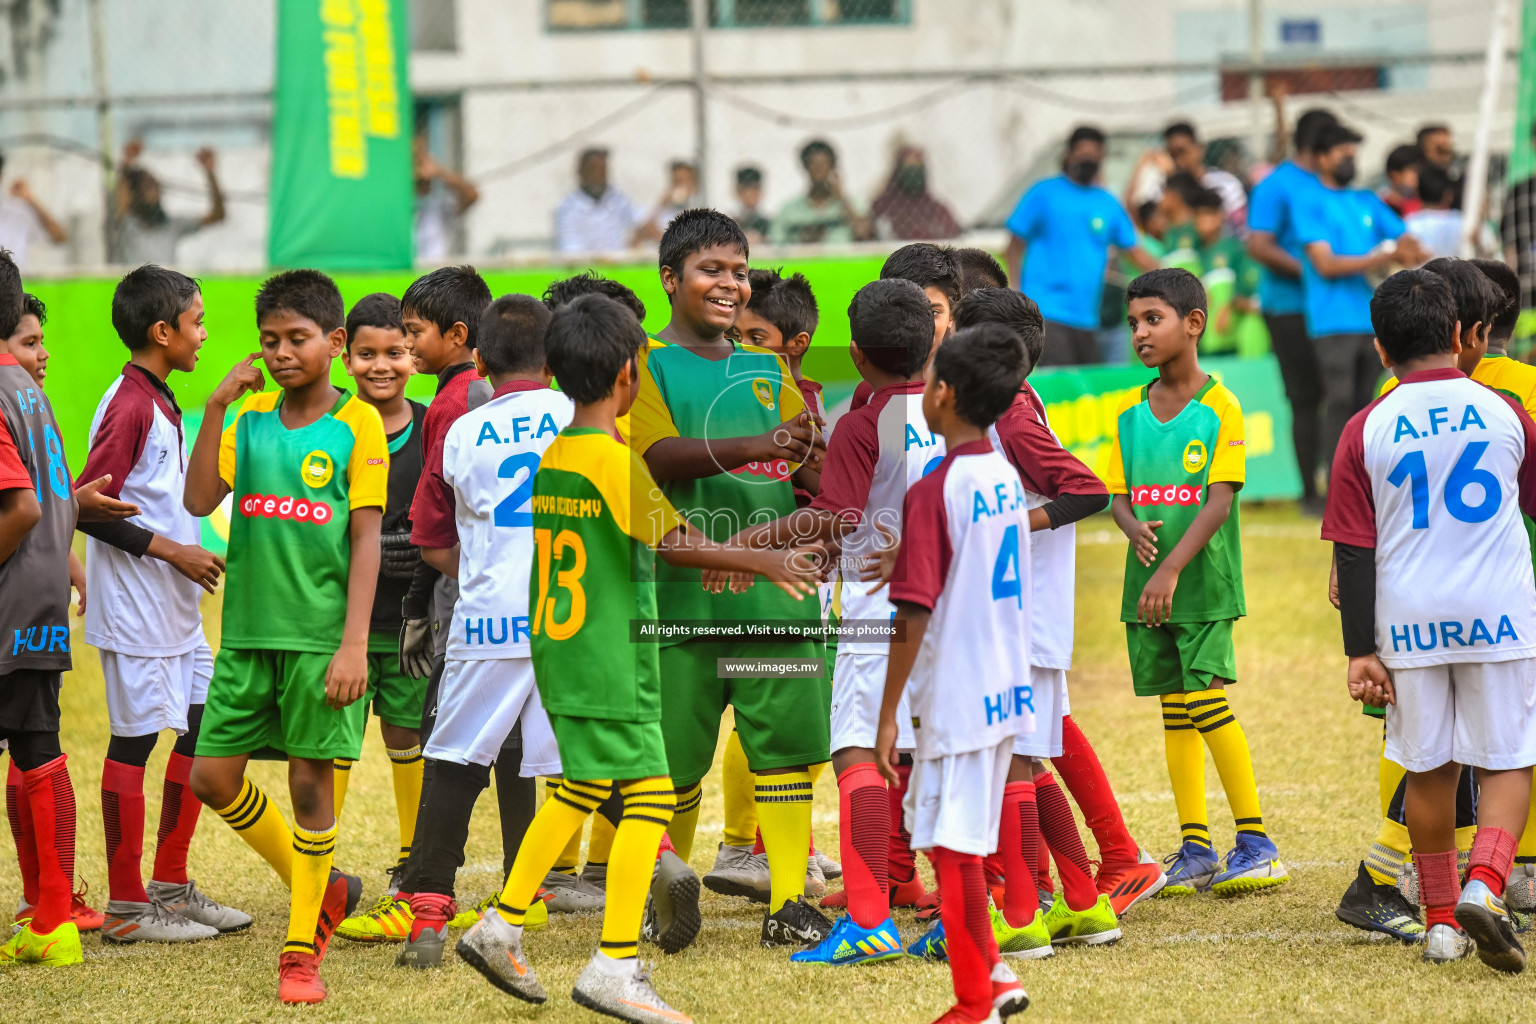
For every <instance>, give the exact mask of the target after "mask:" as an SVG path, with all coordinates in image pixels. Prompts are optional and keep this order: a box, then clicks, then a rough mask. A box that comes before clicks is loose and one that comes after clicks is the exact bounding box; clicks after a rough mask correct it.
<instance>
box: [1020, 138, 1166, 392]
mask: <svg viewBox="0 0 1536 1024" xmlns="http://www.w3.org/2000/svg"><path fill="white" fill-rule="evenodd" d="M1103 162H1104V133H1103V132H1101V131H1099V130H1098V129H1097V128H1093V127H1090V126H1087V125H1084V126H1081V127H1079V128H1077V129H1075V130H1074V131H1073V132H1072V135H1071V137H1070V138H1068V140H1067V149H1066V153H1065V155H1064V156H1063V158H1062V163H1061V166H1062V173H1061V174H1059V175H1057V176H1055V177H1052V178H1046V179H1045V180H1043V181H1037V182H1035V184H1033V185H1032V186H1030V188H1029V191H1027V192H1025V193H1024V196H1023V198H1021V199H1020V200H1019V205H1018V206H1016V207H1015V208H1014V210H1013V213H1012V214H1011V215H1010V216H1009V218H1008V231H1009V233H1010V237H1009V239H1008V252H1007V263H1008V277H1009V279H1010V280H1013V281H1017V282H1019V290H1020V291H1022V292H1023V293H1024V294H1025V295H1028V296H1029V297H1030V298H1031V299H1034V300H1035V303H1036V305H1038V306H1039V307H1040V314H1041V315H1042V316H1043V317H1044V318H1045V321H1046V324H1045V351H1044V352H1043V353H1042V354H1041V356H1040V359H1039V360H1038V361H1037V364H1036V365H1040V366H1051V365H1055V366H1060V365H1065V364H1073V363H1097V362H1099V361H1100V359H1101V358H1102V357H1101V355H1100V351H1099V343H1098V338H1097V336H1096V334H1095V332H1096V331H1098V329H1099V306H1100V301H1101V299H1102V298H1103V293H1104V270H1105V267H1106V266H1107V265H1108V263H1109V253H1110V249H1111V248H1116V249H1118V250H1120V251H1121V252H1123V253H1125V255H1126V256H1127V257H1129V258H1130V260H1131V262H1133V263H1134V264H1135V265H1136V267H1137V269H1138V270H1142V271H1146V270H1152V269H1153V268H1155V267H1156V266H1157V261H1156V260H1154V259H1153V258H1152V257H1151V256H1150V255H1149V254H1148V253H1147V252H1146V250H1144V249H1142V248H1141V246H1139V245H1138V244H1137V242H1136V227H1135V225H1133V224H1132V223H1131V218H1130V216H1129V215H1128V214H1127V213H1126V212H1125V208H1124V207H1123V206H1121V205H1120V203H1119V201H1118V200H1117V199H1115V197H1114V196H1113V195H1112V194H1110V192H1109V191H1107V190H1106V189H1104V188H1103V187H1101V186H1100V185H1098V184H1097V183H1096V182H1097V180H1098V177H1099V167H1100V166H1101V165H1102V164H1103Z"/></svg>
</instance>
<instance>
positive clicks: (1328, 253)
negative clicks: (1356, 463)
mask: <svg viewBox="0 0 1536 1024" xmlns="http://www.w3.org/2000/svg"><path fill="white" fill-rule="evenodd" d="M1359 144H1360V136H1359V135H1356V134H1355V133H1354V132H1353V131H1351V130H1350V129H1348V128H1346V127H1344V126H1343V125H1341V124H1332V125H1328V126H1326V127H1324V128H1322V129H1320V130H1319V131H1318V133H1317V135H1316V137H1315V138H1313V140H1312V154H1313V160H1314V162H1315V165H1316V168H1317V179H1318V183H1319V185H1320V186H1321V187H1319V188H1312V189H1309V190H1307V191H1306V192H1305V193H1304V194H1303V195H1302V196H1301V197H1300V199H1299V200H1298V202H1297V203H1296V237H1297V238H1298V239H1299V240H1300V242H1301V245H1302V251H1303V252H1304V253H1305V256H1306V259H1304V260H1302V264H1301V271H1302V290H1303V294H1304V298H1305V302H1304V306H1305V309H1304V312H1305V315H1306V319H1307V333H1308V334H1310V335H1311V336H1312V339H1313V342H1314V344H1315V345H1316V346H1317V358H1318V363H1319V365H1321V367H1322V370H1323V407H1324V413H1323V436H1322V451H1323V457H1324V458H1326V459H1327V460H1328V461H1329V463H1330V464H1331V463H1332V461H1333V454H1334V450H1335V449H1337V448H1338V446H1339V438H1340V437H1341V436H1342V435H1343V433H1344V424H1346V423H1347V422H1349V418H1350V417H1351V416H1353V415H1354V414H1355V413H1357V412H1359V411H1360V410H1361V409H1364V408H1365V407H1366V406H1367V405H1369V404H1370V403H1371V399H1373V398H1375V397H1376V383H1377V380H1378V379H1379V378H1380V376H1381V372H1382V370H1381V360H1380V359H1379V358H1378V357H1377V355H1376V344H1375V339H1376V335H1375V330H1374V329H1373V328H1372V327H1371V295H1372V293H1373V291H1374V289H1373V288H1372V286H1371V282H1370V280H1369V279H1368V278H1367V276H1366V275H1367V274H1376V273H1385V272H1386V271H1387V270H1389V269H1390V268H1391V267H1392V266H1393V265H1394V264H1399V263H1401V264H1403V265H1404V266H1410V267H1412V266H1417V265H1418V264H1420V263H1422V262H1424V253H1423V251H1422V249H1421V248H1420V246H1419V243H1418V241H1417V240H1416V239H1415V238H1414V237H1413V236H1412V235H1407V234H1404V233H1403V231H1404V229H1403V221H1402V219H1401V218H1400V217H1398V215H1397V214H1395V213H1393V212H1392V208H1391V207H1389V206H1388V205H1387V204H1386V203H1384V202H1382V201H1381V199H1380V198H1379V197H1377V195H1376V193H1374V192H1371V191H1368V190H1366V189H1361V188H1350V185H1351V184H1352V183H1353V182H1354V180H1355V174H1356V167H1355V154H1356V151H1357V150H1358V149H1359V148H1360V147H1359ZM1394 239H1395V240H1396V243H1397V244H1396V246H1395V247H1393V246H1383V244H1382V243H1384V242H1388V241H1392V240H1394Z"/></svg>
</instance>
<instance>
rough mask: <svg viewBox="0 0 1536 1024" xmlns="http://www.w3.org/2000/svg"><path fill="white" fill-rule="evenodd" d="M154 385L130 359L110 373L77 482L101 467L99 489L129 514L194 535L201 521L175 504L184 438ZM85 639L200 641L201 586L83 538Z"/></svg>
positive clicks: (121, 648) (170, 405) (167, 400)
mask: <svg viewBox="0 0 1536 1024" xmlns="http://www.w3.org/2000/svg"><path fill="white" fill-rule="evenodd" d="M163 388H164V385H163V384H161V382H160V381H158V380H157V379H155V378H154V377H153V376H152V375H151V374H150V373H148V372H147V371H145V370H143V369H140V368H139V367H137V366H134V365H133V364H131V363H130V364H129V365H127V366H125V367H124V368H123V375H122V376H121V377H119V378H117V380H115V381H113V382H112V386H111V387H109V388H107V393H106V394H105V395H103V396H102V398H101V403H100V404H99V405H97V406H96V415H95V417H94V418H93V419H92V420H91V434H90V452H89V454H88V455H87V456H86V459H85V469H84V470H83V471H82V472H81V474H80V480H81V481H82V482H85V481H90V480H96V479H98V478H100V477H102V476H104V475H106V474H108V473H110V474H112V482H111V483H110V484H108V485H107V486H105V487H103V488H102V493H103V494H109V495H111V496H112V497H114V498H121V499H122V500H123V501H129V502H132V503H133V504H135V505H137V506H139V511H140V514H139V515H138V516H135V517H134V518H133V519H131V520H129V522H131V523H133V524H134V525H136V526H141V527H143V528H144V529H146V530H148V531H149V532H151V533H154V534H157V535H159V536H162V537H165V538H166V539H167V540H172V541H175V542H176V543H178V544H197V543H198V542H199V540H200V539H201V527H200V526H199V524H198V521H197V519H196V517H194V516H193V515H192V514H191V513H190V512H188V511H187V510H186V508H185V506H183V505H182V491H183V490H184V489H185V486H186V480H187V448H186V442H185V439H184V438H183V435H182V429H181V410H180V409H178V408H176V405H175V403H174V401H173V400H172V399H171V397H170V395H169V393H168V392H166V391H165V390H163ZM85 579H86V586H87V588H88V590H89V592H90V595H91V599H90V601H89V602H88V603H87V604H86V609H85V640H86V642H87V643H90V644H94V645H95V646H97V647H99V648H101V649H102V650H107V651H116V652H118V653H119V654H130V655H134V656H136V657H170V656H173V655H178V654H186V653H187V652H188V651H192V650H196V649H197V648H198V647H199V646H201V645H202V643H203V642H204V641H203V616H202V612H201V611H200V610H199V601H200V599H201V597H202V594H203V588H202V587H200V586H198V585H197V584H196V583H193V582H192V581H191V580H189V579H187V578H186V577H185V576H183V575H182V574H181V573H179V572H177V571H176V570H175V569H173V568H172V567H171V566H170V565H169V564H168V563H166V562H162V561H160V560H159V559H158V558H150V557H148V556H147V555H146V556H144V557H142V558H137V557H135V556H133V555H131V554H129V553H128V552H126V551H121V550H119V549H118V548H115V547H112V546H111V545H110V544H107V543H104V542H103V541H99V540H97V539H96V538H95V537H88V538H86V542H85Z"/></svg>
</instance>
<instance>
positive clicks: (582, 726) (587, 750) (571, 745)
mask: <svg viewBox="0 0 1536 1024" xmlns="http://www.w3.org/2000/svg"><path fill="white" fill-rule="evenodd" d="M549 724H550V727H551V728H552V729H554V731H555V743H556V744H557V745H558V746H559V747H560V770H561V774H563V775H564V776H565V777H566V778H568V779H611V780H613V781H615V782H622V781H628V780H630V779H653V778H657V777H660V776H665V775H666V774H667V748H666V741H665V740H664V739H663V738H662V735H661V723H660V722H621V721H618V720H616V719H612V718H574V717H572V716H570V715H550V716H549Z"/></svg>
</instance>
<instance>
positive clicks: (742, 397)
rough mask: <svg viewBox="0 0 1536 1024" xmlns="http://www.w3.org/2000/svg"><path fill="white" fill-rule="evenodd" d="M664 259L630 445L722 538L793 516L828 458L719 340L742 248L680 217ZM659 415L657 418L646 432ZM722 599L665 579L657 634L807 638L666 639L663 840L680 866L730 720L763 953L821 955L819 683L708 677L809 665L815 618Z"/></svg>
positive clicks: (778, 391)
mask: <svg viewBox="0 0 1536 1024" xmlns="http://www.w3.org/2000/svg"><path fill="white" fill-rule="evenodd" d="M659 248H660V251H659V253H658V263H659V264H660V271H661V283H662V287H663V288H664V289H665V290H666V293H667V298H668V301H669V302H670V304H671V307H672V318H671V322H670V323H668V324H667V326H666V328H665V329H663V330H662V332H661V334H660V338H661V340H662V341H665V342H667V344H666V345H664V346H662V347H660V348H652V349H650V350H649V352H648V353H647V359H646V366H645V372H644V373H642V375H641V378H640V396H639V398H638V399H637V401H636V404H635V408H634V410H633V411H632V412H631V414H630V432H629V442H630V446H631V447H632V448H633V449H634V450H635V451H636V452H638V453H639V454H640V455H642V456H643V457H644V459H645V462H646V465H647V467H648V468H649V469H650V472H651V474H652V476H654V477H655V478H656V480H657V482H658V483H660V484H661V486H662V489H663V491H664V493H665V494H666V495H667V498H668V499H669V500H670V501H671V502H672V504H673V505H674V506H675V507H676V508H677V509H678V511H679V512H680V513H681V514H682V515H683V517H684V518H685V519H687V520H688V521H689V523H690V524H691V525H693V526H695V527H696V528H698V529H700V530H701V531H702V532H704V533H705V534H707V535H708V536H710V537H711V538H713V539H715V540H724V539H725V538H727V537H730V536H732V535H733V534H735V533H736V532H737V531H739V530H741V529H742V528H743V527H745V526H747V525H750V524H752V523H756V522H764V521H768V520H772V519H779V518H781V517H783V516H786V515H788V514H789V513H791V512H793V511H794V510H795V494H794V487H795V483H796V482H798V481H800V480H805V481H806V482H807V483H808V484H809V486H808V487H807V489H808V490H810V489H814V486H815V484H814V482H812V481H810V479H809V478H810V476H811V473H810V472H809V471H808V470H802V465H803V464H804V463H806V462H807V460H808V459H813V458H818V457H819V455H820V453H821V452H823V451H825V445H824V443H823V442H822V441H821V439H820V437H819V435H818V434H817V432H816V429H815V424H814V423H813V422H812V420H811V416H810V414H809V413H808V412H807V411H806V408H805V401H804V399H803V398H802V397H801V394H800V389H799V388H798V387H797V386H796V384H795V380H794V378H793V376H791V374H790V372H789V369H788V367H787V366H785V364H784V362H783V360H781V359H780V358H778V357H777V356H775V355H774V354H773V353H772V352H769V351H767V350H766V349H760V348H757V347H755V346H752V345H742V344H738V343H737V342H733V341H731V340H730V339H729V338H727V337H726V336H725V332H726V331H727V330H728V329H729V328H730V327H731V326H732V325H733V324H734V323H735V321H736V315H737V312H738V311H739V310H741V309H742V308H743V307H745V306H746V304H747V300H748V299H749V298H750V297H751V286H750V284H749V283H748V278H747V256H748V249H747V239H746V236H745V235H743V234H742V232H741V229H740V228H739V227H737V225H736V222H735V221H733V220H731V219H730V218H729V217H727V216H725V215H724V214H722V213H719V212H717V211H714V210H705V209H700V210H687V211H684V212H683V213H682V214H680V215H678V217H677V218H676V219H675V220H673V221H672V223H671V224H669V225H668V226H667V230H666V232H665V234H663V235H662V239H661V244H660V247H659ZM647 398H651V399H652V400H651V401H646V399H647ZM658 408H660V409H663V410H665V413H666V418H665V419H664V420H660V421H657V420H654V419H653V418H652V417H653V413H652V410H655V409H658ZM669 434H670V435H671V436H669ZM718 589H720V588H718V587H716V588H711V589H710V590H706V589H705V588H704V587H702V586H701V578H700V574H699V572H698V571H696V570H686V569H672V568H670V567H663V568H661V569H660V570H658V573H657V584H656V603H657V608H658V610H659V612H660V615H661V618H662V621H663V623H667V622H674V623H676V622H685V621H686V622H700V621H713V622H715V623H718V624H721V625H722V626H725V627H727V628H731V627H738V628H740V629H742V631H743V635H744V634H745V629H746V628H747V627H750V626H757V625H767V626H770V627H772V626H774V625H779V624H782V625H785V626H788V627H790V628H792V629H794V630H797V631H800V634H801V635H803V636H805V637H806V639H795V640H785V641H764V640H759V639H742V638H731V639H724V640H719V639H684V638H679V637H667V638H663V639H662V641H661V642H662V648H661V666H662V673H661V677H662V680H663V683H662V709H663V715H662V726H663V731H664V732H665V734H666V737H667V761H668V763H669V764H670V765H671V769H672V779H673V781H674V782H675V783H677V787H678V801H677V805H678V811H677V815H676V816H675V817H674V818H673V820H672V826H671V828H670V829H669V830H668V831H669V834H670V835H671V836H672V842H673V843H674V844H675V845H676V846H677V849H678V853H679V855H680V856H682V857H683V858H684V859H685V860H686V859H688V856H689V853H690V852H691V851H692V848H693V833H694V828H695V826H696V825H697V823H698V807H699V781H700V780H701V779H703V777H704V775H705V774H706V773H707V772H708V771H709V768H710V765H711V763H712V762H713V760H714V754H715V746H716V744H717V742H718V740H719V735H720V717H721V715H722V714H724V712H725V709H726V707H727V706H729V707H731V708H733V709H734V711H735V720H736V730H737V733H738V735H739V736H740V737H741V743H742V747H743V749H744V750H745V751H746V755H747V764H748V766H749V767H750V768H751V770H752V772H753V773H754V774H755V775H757V776H758V779H757V784H756V792H755V802H756V804H757V809H758V822H759V826H760V827H761V829H762V833H763V845H764V848H765V850H766V851H767V854H768V869H769V874H770V876H771V888H772V894H771V896H770V898H769V905H768V913H767V916H766V917H765V918H764V921H763V932H762V939H763V942H764V943H765V944H769V945H779V944H790V943H804V944H808V943H813V942H819V941H821V939H823V938H824V937H825V936H826V933H827V931H828V930H830V928H831V922H830V921H828V920H827V919H826V918H825V917H823V916H822V915H821V913H820V912H818V911H817V910H816V909H815V908H814V907H812V906H811V904H810V903H809V902H808V901H807V900H806V899H805V895H804V893H805V873H806V851H807V849H808V848H809V846H810V839H811V789H812V780H811V775H810V771H809V768H810V766H811V765H813V764H818V763H820V762H823V761H826V760H827V759H828V757H830V751H829V750H828V744H829V743H830V719H829V714H828V707H827V702H826V697H825V688H824V687H823V685H822V683H821V682H820V680H819V679H817V678H782V677H772V676H761V677H757V678H747V679H742V678H735V679H721V678H719V673H718V669H717V661H718V659H720V658H806V659H810V658H814V657H815V656H816V648H815V645H814V643H813V641H812V640H811V639H809V637H810V636H811V635H813V633H814V631H815V630H817V629H818V628H819V625H820V616H819V615H818V609H817V607H816V606H815V605H810V606H807V605H805V604H798V603H796V602H795V601H793V600H792V599H791V598H789V597H788V596H787V595H784V594H781V593H778V592H777V591H775V590H773V589H772V588H769V587H753V588H750V589H747V590H745V591H742V592H739V593H733V592H729V591H727V592H722V593H714V592H713V591H714V590H718Z"/></svg>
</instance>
